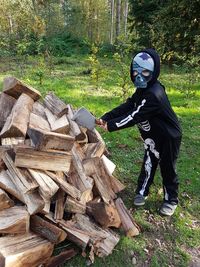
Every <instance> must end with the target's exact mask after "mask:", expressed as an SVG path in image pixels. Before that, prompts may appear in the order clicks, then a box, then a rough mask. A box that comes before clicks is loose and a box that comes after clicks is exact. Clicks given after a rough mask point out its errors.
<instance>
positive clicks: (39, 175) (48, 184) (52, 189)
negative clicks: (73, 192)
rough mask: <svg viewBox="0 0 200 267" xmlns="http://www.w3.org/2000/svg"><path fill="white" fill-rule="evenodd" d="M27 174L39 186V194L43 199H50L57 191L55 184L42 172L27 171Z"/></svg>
mask: <svg viewBox="0 0 200 267" xmlns="http://www.w3.org/2000/svg"><path fill="white" fill-rule="evenodd" d="M28 171H29V173H30V174H31V176H32V177H33V179H35V181H36V182H37V183H38V185H39V192H40V194H41V196H42V197H43V198H44V199H50V198H51V197H52V196H53V195H55V193H56V192H57V191H58V189H59V187H58V186H57V184H56V183H55V182H54V181H53V180H52V179H51V178H50V177H49V176H48V175H47V174H46V173H44V172H42V171H39V170H33V169H28Z"/></svg>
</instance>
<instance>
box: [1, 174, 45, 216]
mask: <svg viewBox="0 0 200 267" xmlns="http://www.w3.org/2000/svg"><path fill="white" fill-rule="evenodd" d="M0 187H1V188H2V189H4V190H5V191H6V192H8V193H10V194H11V195H12V196H14V197H16V198H17V199H18V200H20V201H21V202H22V203H25V204H26V206H27V209H28V212H29V214H30V215H32V214H35V213H38V212H40V211H41V210H42V209H43V208H44V201H43V200H42V198H41V197H40V195H39V194H38V192H30V193H29V194H22V192H20V191H19V190H18V189H17V187H16V185H15V184H14V183H13V181H12V179H11V173H10V172H9V171H8V170H7V171H1V172H0Z"/></svg>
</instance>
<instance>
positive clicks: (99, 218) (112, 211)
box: [87, 201, 121, 228]
mask: <svg viewBox="0 0 200 267" xmlns="http://www.w3.org/2000/svg"><path fill="white" fill-rule="evenodd" d="M87 213H88V215H92V216H93V217H94V219H95V221H96V222H98V223H99V224H100V225H101V226H102V227H104V228H108V227H112V226H113V227H116V228H119V227H120V225H121V220H120V217H119V214H118V212H117V209H116V207H115V206H114V205H108V204H105V203H103V202H100V203H93V202H92V201H91V202H89V203H87Z"/></svg>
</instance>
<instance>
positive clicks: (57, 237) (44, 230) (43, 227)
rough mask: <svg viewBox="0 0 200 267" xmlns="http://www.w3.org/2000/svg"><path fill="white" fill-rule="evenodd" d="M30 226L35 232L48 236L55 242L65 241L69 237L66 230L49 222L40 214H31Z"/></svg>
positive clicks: (48, 238) (47, 237)
mask: <svg viewBox="0 0 200 267" xmlns="http://www.w3.org/2000/svg"><path fill="white" fill-rule="evenodd" d="M30 228H31V230H32V231H33V232H34V233H36V234H38V235H40V236H42V237H44V238H46V239H47V240H49V241H50V242H51V243H54V244H59V243H61V242H63V241H64V240H65V239H66V237H67V234H66V232H65V231H63V230H62V229H60V228H59V227H57V226H55V225H53V224H52V223H49V222H47V221H46V220H45V219H43V218H41V217H40V216H38V215H33V216H31V220H30Z"/></svg>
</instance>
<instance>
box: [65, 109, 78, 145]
mask: <svg viewBox="0 0 200 267" xmlns="http://www.w3.org/2000/svg"><path fill="white" fill-rule="evenodd" d="M67 108H68V114H67V118H68V120H69V124H70V128H71V131H72V135H73V136H75V138H76V140H77V139H80V138H81V136H82V133H81V130H80V128H79V126H78V124H77V123H76V122H75V121H73V120H72V118H73V116H74V112H73V109H72V107H71V105H69V104H68V105H67Z"/></svg>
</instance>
